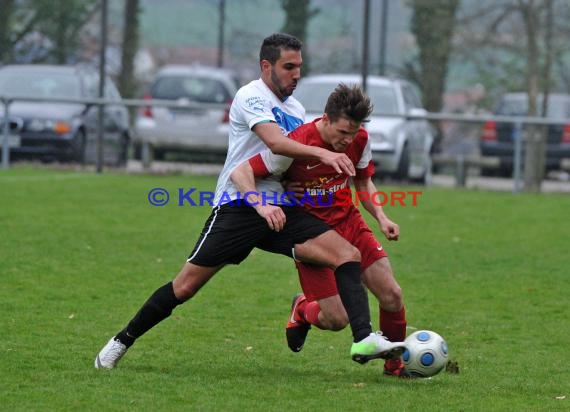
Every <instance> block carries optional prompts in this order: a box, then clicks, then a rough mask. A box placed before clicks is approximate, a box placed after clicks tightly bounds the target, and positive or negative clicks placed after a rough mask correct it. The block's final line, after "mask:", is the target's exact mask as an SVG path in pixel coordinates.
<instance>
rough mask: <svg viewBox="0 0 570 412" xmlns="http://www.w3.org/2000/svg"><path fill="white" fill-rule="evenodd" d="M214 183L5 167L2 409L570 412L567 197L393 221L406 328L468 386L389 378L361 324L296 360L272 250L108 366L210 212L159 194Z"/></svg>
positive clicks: (455, 201) (283, 281)
mask: <svg viewBox="0 0 570 412" xmlns="http://www.w3.org/2000/svg"><path fill="white" fill-rule="evenodd" d="M214 185H215V178H211V177H196V176H182V175H179V176H146V175H136V176H134V175H125V174H113V173H112V172H106V173H104V174H102V175H96V174H94V173H88V172H72V171H62V170H50V169H46V168H32V167H29V166H26V167H18V166H16V167H13V168H12V169H10V170H2V171H0V230H1V236H0V276H1V287H0V302H1V306H2V316H1V317H0V319H1V320H0V321H1V329H0V330H1V333H2V335H1V336H2V345H1V349H0V374H1V375H0V409H1V410H5V411H24V410H25V411H36V410H37V411H39V410H42V411H44V410H45V411H66V410H69V411H87V410H93V411H122V410H125V411H127V410H137V411H139V410H144V411H159V410H160V411H173V410H199V411H284V410H303V411H305V410H306V411H380V410H382V411H555V410H570V369H569V366H568V365H570V355H569V349H570V344H569V338H570V334H569V330H570V310H569V309H568V302H569V299H568V296H569V294H570V293H569V292H570V282H569V269H568V267H569V263H570V260H569V258H568V241H569V240H570V236H569V235H570V225H569V224H568V213H569V211H570V198H569V197H568V196H563V195H525V194H520V195H513V194H511V193H492V192H483V191H452V190H443V189H434V188H430V189H424V191H423V194H422V195H421V196H419V197H418V206H416V207H411V206H407V207H401V206H396V207H387V208H386V211H387V212H388V214H389V215H390V216H391V217H392V218H393V220H395V221H396V222H398V223H399V224H400V226H401V230H402V236H401V240H400V241H399V242H397V243H390V244H388V243H387V242H384V245H385V247H386V248H387V250H388V252H389V253H390V257H391V261H392V265H393V267H394V269H395V272H396V276H397V278H398V279H399V281H400V284H401V285H402V287H403V290H404V293H405V299H406V304H407V314H408V322H409V326H410V327H411V328H416V329H420V328H421V329H432V330H435V331H437V332H439V333H440V334H442V335H443V336H444V337H445V338H446V340H447V342H448V344H449V348H450V352H451V356H450V357H451V359H452V360H453V361H456V362H458V363H459V367H460V373H459V374H451V373H447V372H442V373H441V374H439V375H437V376H436V377H434V378H432V379H429V380H415V381H402V380H398V379H394V378H388V377H383V376H382V375H381V365H382V364H381V362H370V363H369V364H367V365H364V366H361V365H358V364H356V363H355V362H352V361H351V360H350V358H349V355H348V352H349V345H350V331H349V330H348V329H346V330H344V331H341V332H337V333H333V332H325V331H319V330H312V331H311V332H310V334H309V338H308V341H307V344H306V346H305V349H303V351H302V352H300V353H298V354H294V353H292V352H290V351H289V349H288V348H287V346H286V344H285V339H284V330H283V328H284V324H285V321H286V318H287V315H288V308H289V304H290V299H291V296H292V295H293V294H294V293H296V292H297V291H298V290H299V286H298V283H297V278H296V274H295V272H294V269H293V266H292V264H291V262H290V261H289V260H288V259H287V258H285V257H281V256H276V255H270V254H267V253H265V252H261V251H254V252H253V253H252V255H251V256H250V257H249V258H248V259H247V260H246V261H245V262H244V263H243V264H242V265H240V266H233V267H228V268H226V269H224V270H223V271H222V272H220V273H219V274H218V275H217V276H216V277H215V278H214V279H213V280H212V281H211V282H210V284H208V285H207V286H206V287H205V288H204V289H203V290H202V291H201V292H200V293H199V294H198V295H197V297H196V298H195V299H193V300H191V301H190V302H188V303H186V304H185V305H183V306H181V307H179V308H178V309H177V310H176V311H175V312H174V314H173V315H172V317H171V318H169V319H168V320H166V321H165V322H163V323H162V324H160V325H159V326H157V327H156V328H155V329H153V330H151V331H150V332H149V333H148V334H147V335H145V336H144V337H142V338H141V339H140V340H139V342H137V344H136V345H135V346H133V348H132V349H131V350H130V351H129V353H128V354H127V356H125V358H124V359H123V360H122V361H121V363H120V365H119V367H118V368H117V369H115V370H112V371H99V370H95V369H94V368H93V359H94V357H95V355H96V353H97V352H98V350H99V349H100V348H101V346H102V345H103V344H105V342H106V341H107V340H108V339H109V337H110V336H112V335H113V334H114V333H116V332H117V331H118V330H119V329H121V328H122V327H123V325H124V324H125V323H126V322H127V321H128V320H129V319H130V317H131V316H132V315H133V314H134V312H135V311H136V310H137V309H138V308H139V306H140V305H141V304H142V303H143V302H144V300H146V298H147V297H148V296H149V294H150V293H151V292H153V291H154V290H155V289H156V288H157V287H158V286H160V285H162V284H164V283H165V282H167V281H168V280H170V279H171V278H172V277H173V276H174V275H175V274H176V272H177V271H178V269H179V268H180V267H181V265H182V264H183V262H184V260H185V258H186V256H187V254H188V253H189V252H190V251H191V248H192V247H193V245H194V242H195V240H196V238H197V235H198V233H199V230H200V229H201V227H202V225H203V222H204V220H205V218H206V217H207V215H208V214H209V207H207V206H205V207H190V206H184V207H178V206H177V205H176V202H175V201H174V200H172V199H171V202H170V203H169V204H168V205H166V206H163V207H153V206H151V205H150V204H149V203H148V201H147V195H148V192H149V191H150V190H151V189H152V188H155V187H162V188H165V189H167V190H168V191H169V192H170V193H171V195H172V196H173V197H176V194H177V189H178V188H185V189H189V188H193V187H195V188H198V190H210V191H211V190H213V188H214ZM382 189H383V190H399V189H400V188H397V187H389V188H382ZM406 190H407V189H406ZM371 302H373V301H372V300H371ZM372 312H373V319H374V320H375V327H377V321H376V319H377V309H376V308H375V307H373V308H372ZM411 331H413V329H410V331H409V332H411Z"/></svg>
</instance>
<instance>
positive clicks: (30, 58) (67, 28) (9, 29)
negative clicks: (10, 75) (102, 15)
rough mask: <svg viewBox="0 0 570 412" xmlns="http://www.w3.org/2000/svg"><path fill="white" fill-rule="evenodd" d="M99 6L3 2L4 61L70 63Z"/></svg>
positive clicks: (43, 0)
mask: <svg viewBox="0 0 570 412" xmlns="http://www.w3.org/2000/svg"><path fill="white" fill-rule="evenodd" d="M99 3H100V2H99V1H98V0H20V1H18V2H16V1H14V0H0V10H1V13H0V60H1V61H2V62H11V61H15V62H32V63H33V62H54V63H62V64H63V63H68V62H69V61H70V60H73V58H74V55H75V54H76V52H77V51H78V49H79V40H80V37H79V32H80V31H81V30H82V29H83V28H84V26H85V24H86V23H87V22H88V21H89V20H90V19H91V18H92V17H93V15H94V14H95V13H97V11H98V10H99V8H100V5H99ZM16 4H17V6H18V7H15V5H16Z"/></svg>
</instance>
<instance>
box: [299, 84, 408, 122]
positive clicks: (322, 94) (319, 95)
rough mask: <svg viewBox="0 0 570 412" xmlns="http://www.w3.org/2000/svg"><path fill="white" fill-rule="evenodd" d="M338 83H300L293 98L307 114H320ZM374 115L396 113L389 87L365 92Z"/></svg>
mask: <svg viewBox="0 0 570 412" xmlns="http://www.w3.org/2000/svg"><path fill="white" fill-rule="evenodd" d="M337 85H338V83H301V84H300V85H299V87H298V89H297V90H295V94H294V96H295V97H296V98H297V100H299V101H300V102H301V103H302V104H303V106H305V110H306V111H307V112H312V113H315V112H316V113H322V112H324V110H325V105H326V103H327V99H328V98H329V95H330V94H331V93H332V92H333V90H334V89H335V87H336V86H337ZM367 93H368V96H369V97H370V100H371V101H372V104H374V113H376V114H386V115H392V114H397V113H398V102H397V100H396V93H395V91H394V89H393V88H392V87H390V86H378V85H373V86H371V87H369V90H368V91H367Z"/></svg>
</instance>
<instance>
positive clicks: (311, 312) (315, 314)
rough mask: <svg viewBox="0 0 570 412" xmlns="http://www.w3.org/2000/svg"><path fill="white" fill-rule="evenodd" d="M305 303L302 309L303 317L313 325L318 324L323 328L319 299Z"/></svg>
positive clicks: (318, 326) (317, 325)
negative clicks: (320, 319) (320, 320)
mask: <svg viewBox="0 0 570 412" xmlns="http://www.w3.org/2000/svg"><path fill="white" fill-rule="evenodd" d="M305 302H306V303H305V305H304V307H303V309H302V313H303V317H304V318H305V320H306V321H307V322H309V323H310V324H311V325H314V326H316V327H317V328H319V329H323V327H322V326H321V324H320V322H319V313H320V312H321V308H320V307H319V304H318V302H317V301H313V302H308V301H305Z"/></svg>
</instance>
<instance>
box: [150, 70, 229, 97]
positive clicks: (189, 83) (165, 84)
mask: <svg viewBox="0 0 570 412" xmlns="http://www.w3.org/2000/svg"><path fill="white" fill-rule="evenodd" d="M151 94H152V97H153V98H155V99H170V100H176V99H181V98H187V99H190V100H193V101H196V102H200V103H225V102H229V101H231V99H232V97H233V96H232V95H231V94H230V93H229V92H228V90H227V89H226V87H225V86H224V84H223V83H222V82H221V81H220V80H217V79H209V78H206V77H188V76H179V77H174V76H173V77H162V78H160V79H158V80H157V82H156V83H155V84H154V86H153V88H152V90H151Z"/></svg>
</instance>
